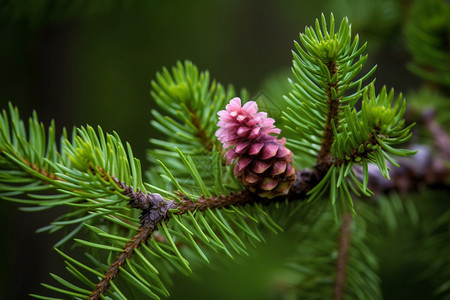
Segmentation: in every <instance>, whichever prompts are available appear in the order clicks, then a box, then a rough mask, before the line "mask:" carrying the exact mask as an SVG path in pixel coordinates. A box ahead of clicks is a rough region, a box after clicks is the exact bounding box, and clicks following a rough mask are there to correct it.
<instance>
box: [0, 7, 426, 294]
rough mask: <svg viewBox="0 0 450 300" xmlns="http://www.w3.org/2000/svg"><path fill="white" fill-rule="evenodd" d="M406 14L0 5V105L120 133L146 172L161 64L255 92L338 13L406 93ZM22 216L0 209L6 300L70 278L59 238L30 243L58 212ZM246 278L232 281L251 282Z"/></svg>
mask: <svg viewBox="0 0 450 300" xmlns="http://www.w3.org/2000/svg"><path fill="white" fill-rule="evenodd" d="M375 2H376V3H377V4H374V3H375ZM407 6H408V1H389V0H385V1H380V2H378V1H350V0H341V1H269V0H250V1H238V0H223V1H199V0H194V1H182V0H175V1H152V0H147V1H132V0H128V1H125V0H122V1H121V0H109V1H107V0H103V1H102V0H96V1H88V0H73V1H67V0H59V1H50V0H35V1H31V0H30V1H25V0H24V1H14V0H4V1H0V70H1V71H0V108H5V107H6V106H7V102H8V101H11V102H12V103H13V104H14V105H16V106H18V107H19V109H20V111H21V114H22V116H24V117H25V116H28V115H29V114H30V113H31V111H32V110H33V109H35V110H36V111H37V112H38V115H39V117H40V119H41V120H42V121H43V122H44V123H45V124H48V123H49V122H50V120H51V119H55V121H56V124H57V126H58V128H62V127H63V126H64V127H66V128H69V129H70V128H72V127H73V126H74V125H76V126H80V125H85V124H90V125H93V126H96V125H101V126H102V128H103V130H104V131H108V132H111V131H113V130H115V131H117V132H118V133H119V135H120V136H121V138H122V139H123V140H126V141H128V142H130V143H131V145H132V147H133V150H134V153H135V155H136V156H137V157H139V158H140V159H141V161H142V163H143V164H144V167H146V166H148V162H147V161H146V159H145V150H146V148H147V146H148V139H149V138H150V137H152V136H154V134H155V131H154V130H153V129H152V128H151V127H150V124H149V121H150V110H151V108H152V106H153V103H152V99H151V98H150V95H149V90H150V81H151V80H152V79H153V78H154V74H155V73H156V72H157V71H159V70H160V69H161V68H162V67H163V66H167V67H170V66H172V65H174V64H175V62H176V61H177V60H184V59H189V60H191V61H193V62H194V63H195V64H196V65H197V66H198V67H199V69H201V70H205V69H207V70H209V71H210V73H211V75H212V77H213V78H216V79H217V80H218V81H219V82H221V83H223V84H229V83H232V84H233V85H234V86H235V87H236V88H237V89H238V90H239V89H240V88H244V87H245V88H247V89H248V91H249V92H250V95H258V94H259V93H260V91H261V90H262V89H263V88H264V87H263V86H262V84H263V82H264V80H265V79H266V78H268V77H270V76H271V75H272V74H276V73H279V72H286V71H287V70H288V69H289V67H290V64H291V52H290V49H292V48H293V40H297V39H298V34H299V32H301V31H303V30H304V27H305V26H307V25H308V26H310V25H313V24H314V23H313V22H314V20H315V18H317V17H320V14H321V13H322V12H324V13H325V15H326V16H328V15H329V13H330V12H331V11H333V12H334V14H335V17H336V19H337V20H340V19H341V18H342V17H343V16H345V15H347V16H348V17H349V19H350V22H351V23H352V24H353V30H354V32H355V33H359V34H360V37H361V40H362V41H366V40H367V41H369V45H368V50H367V52H368V53H369V62H368V63H367V65H368V66H371V65H374V64H375V63H376V64H377V65H378V70H377V73H376V75H375V76H376V77H377V86H378V87H380V86H381V85H383V84H387V86H388V87H394V88H395V89H396V91H407V90H408V89H410V88H413V87H415V86H417V84H418V82H419V80H418V79H417V78H416V77H414V76H413V75H412V74H410V73H409V72H408V71H407V70H406V68H405V63H406V61H407V60H408V55H407V53H406V50H405V48H404V44H403V40H402V39H403V36H402V25H401V24H402V19H403V18H404V14H405V11H406V10H407ZM17 207H18V206H17V205H13V204H11V203H5V202H3V201H0V225H1V229H0V230H1V231H0V241H1V247H0V257H1V264H2V266H1V268H0V299H24V298H26V297H27V296H26V295H27V294H28V293H30V292H33V293H40V292H42V291H43V290H45V289H44V288H42V287H40V285H39V283H40V282H48V281H49V275H48V273H49V272H54V273H57V274H62V273H63V272H62V271H61V269H62V268H63V264H62V260H61V259H60V258H59V257H58V256H57V255H56V254H55V253H54V252H53V251H50V249H51V246H52V244H53V243H54V242H55V241H56V240H57V239H58V237H57V236H55V237H53V236H49V235H36V234H34V231H35V230H36V229H37V228H39V227H42V226H45V225H46V224H48V222H49V221H50V220H52V219H53V218H54V217H55V216H57V215H58V212H57V211H49V212H43V213H37V214H31V213H24V212H21V211H19V210H18V209H17ZM279 247H280V249H282V248H283V247H284V246H283V244H280V246H279ZM277 249H278V248H277ZM277 249H271V250H272V251H280V249H278V250H277ZM269 250H270V249H269ZM269 250H268V251H269ZM254 259H255V261H254V264H255V265H260V264H259V263H258V257H256V258H254ZM273 263H274V265H275V264H276V261H274V262H273ZM265 268H266V269H267V268H271V265H268V266H265ZM261 273H262V272H261ZM234 274H236V273H232V272H230V274H228V273H226V272H225V276H228V275H229V277H233V276H235V275H234ZM239 274H241V277H237V280H241V281H242V280H245V275H243V273H239ZM239 274H238V275H239ZM242 276H244V278H243V277H242ZM255 280H256V279H255ZM217 282H222V280H220V279H217ZM224 285H225V287H224V289H226V283H224ZM187 286H189V284H188V285H187ZM216 286H217V285H216ZM260 292H261V293H264V292H265V291H260ZM173 294H174V297H173V298H174V299H181V298H183V297H184V295H185V294H184V292H183V290H179V291H176V292H174V293H173ZM241 295H242V294H241ZM177 297H178V298H177ZM185 299H186V298H185ZM234 299H237V298H234Z"/></svg>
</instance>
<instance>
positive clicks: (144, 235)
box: [89, 226, 155, 300]
mask: <svg viewBox="0 0 450 300" xmlns="http://www.w3.org/2000/svg"><path fill="white" fill-rule="evenodd" d="M153 230H155V228H152V227H147V226H141V227H139V230H138V232H137V233H136V234H135V235H134V236H133V237H132V238H131V239H130V240H129V241H128V243H127V244H126V245H125V247H124V248H123V251H122V252H121V253H120V254H119V256H118V257H117V259H116V260H115V261H114V262H113V263H112V264H111V266H110V267H109V269H108V271H107V272H106V273H105V276H104V277H103V279H102V280H101V281H100V282H99V283H98V284H97V285H96V288H95V290H94V291H92V294H91V295H90V296H89V300H96V299H99V298H100V296H101V295H102V294H103V293H104V292H106V291H107V290H108V288H109V286H110V284H111V282H112V280H113V279H114V278H115V277H116V276H117V274H118V273H119V268H120V267H122V266H123V265H125V263H126V261H127V260H128V259H129V258H130V257H131V256H132V255H133V253H134V249H136V248H138V247H139V246H140V245H141V244H142V243H145V242H146V241H147V239H148V238H149V236H150V235H151V234H152V232H153Z"/></svg>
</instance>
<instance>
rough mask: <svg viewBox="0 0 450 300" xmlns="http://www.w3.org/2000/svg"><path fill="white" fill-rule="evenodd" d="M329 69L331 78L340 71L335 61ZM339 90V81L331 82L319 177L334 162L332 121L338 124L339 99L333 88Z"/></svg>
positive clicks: (318, 167)
mask: <svg viewBox="0 0 450 300" xmlns="http://www.w3.org/2000/svg"><path fill="white" fill-rule="evenodd" d="M328 70H329V72H330V78H333V76H334V75H335V74H336V73H337V72H338V68H337V66H336V64H335V63H334V62H330V63H328ZM333 89H334V90H335V91H336V92H337V91H338V87H337V83H329V84H328V87H327V91H326V92H327V105H328V112H327V120H326V123H325V128H324V130H323V139H322V145H321V146H320V151H319V154H318V156H317V164H316V166H315V169H316V171H317V172H318V175H319V177H322V176H323V175H325V174H326V173H327V171H328V169H329V168H330V166H331V164H332V163H333V161H332V160H333V157H332V155H331V146H332V145H333V142H334V134H333V128H332V125H331V124H332V123H333V122H334V123H335V125H336V126H337V125H338V119H337V117H338V115H339V99H333V93H332V90H333Z"/></svg>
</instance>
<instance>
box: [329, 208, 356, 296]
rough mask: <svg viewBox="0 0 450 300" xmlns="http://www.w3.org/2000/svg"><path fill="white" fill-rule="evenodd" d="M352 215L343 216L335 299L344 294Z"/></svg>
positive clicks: (347, 213)
mask: <svg viewBox="0 0 450 300" xmlns="http://www.w3.org/2000/svg"><path fill="white" fill-rule="evenodd" d="M351 223H352V215H351V213H350V212H346V213H345V214H344V216H343V218H342V225H341V235H340V237H339V254H338V258H337V261H336V281H335V285H334V291H333V299H334V300H341V299H342V297H343V296H344V287H345V277H346V270H347V263H348V256H349V249H350V244H351V234H352V232H351Z"/></svg>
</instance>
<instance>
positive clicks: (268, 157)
mask: <svg viewBox="0 0 450 300" xmlns="http://www.w3.org/2000/svg"><path fill="white" fill-rule="evenodd" d="M217 114H218V115H219V123H217V125H218V126H219V127H220V128H219V129H218V130H217V131H216V136H217V137H218V139H219V141H221V142H222V144H223V146H224V148H230V147H231V148H230V149H229V150H228V151H227V152H226V153H225V157H226V159H227V163H228V164H231V163H233V162H234V161H236V160H237V162H236V165H235V166H234V173H235V174H236V175H237V176H238V177H239V179H240V180H241V181H242V183H243V184H244V186H245V187H246V188H247V189H249V190H250V191H252V192H254V193H257V194H258V195H260V196H261V197H267V198H273V197H276V196H279V195H285V194H287V193H288V192H289V189H290V188H291V186H292V183H293V182H294V180H295V169H294V167H293V166H292V152H291V151H290V150H289V149H287V148H286V147H285V146H284V144H285V143H286V139H284V138H282V139H277V135H278V134H279V133H280V132H281V130H280V129H278V128H276V127H275V126H274V125H273V124H274V123H275V121H274V119H272V118H268V117H267V113H265V112H258V105H257V104H256V102H254V101H249V102H247V103H245V104H244V106H241V99H239V98H237V97H236V98H233V99H231V100H230V103H229V104H228V105H227V106H226V110H221V111H219V112H218V113H217ZM270 134H275V135H270Z"/></svg>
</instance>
